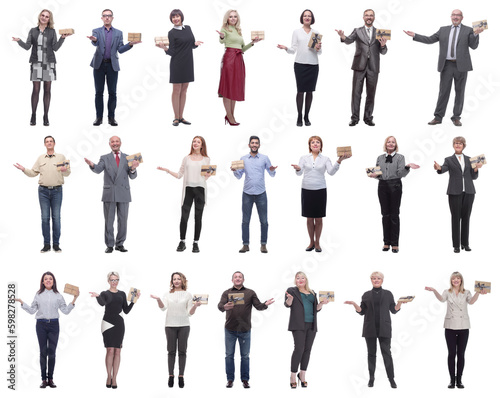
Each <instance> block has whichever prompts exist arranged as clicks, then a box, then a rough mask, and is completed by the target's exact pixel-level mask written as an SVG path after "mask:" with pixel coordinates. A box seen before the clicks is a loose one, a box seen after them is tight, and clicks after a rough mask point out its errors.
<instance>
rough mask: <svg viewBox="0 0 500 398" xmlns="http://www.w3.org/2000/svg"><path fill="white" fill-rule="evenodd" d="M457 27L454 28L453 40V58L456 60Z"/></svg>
mask: <svg viewBox="0 0 500 398" xmlns="http://www.w3.org/2000/svg"><path fill="white" fill-rule="evenodd" d="M457 30H458V29H457V26H453V39H451V58H455V41H456V40H457Z"/></svg>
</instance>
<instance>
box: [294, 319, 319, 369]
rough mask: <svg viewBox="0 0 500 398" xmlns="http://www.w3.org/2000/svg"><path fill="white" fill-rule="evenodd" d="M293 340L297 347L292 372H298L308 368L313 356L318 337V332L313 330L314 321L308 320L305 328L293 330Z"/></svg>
mask: <svg viewBox="0 0 500 398" xmlns="http://www.w3.org/2000/svg"><path fill="white" fill-rule="evenodd" d="M292 335H293V342H294V344H295V347H294V349H293V353H292V365H291V372H292V373H296V372H297V370H298V369H299V363H300V370H304V371H306V370H307V365H308V364H309V358H310V357H311V348H312V345H313V343H314V338H315V337H316V332H315V331H314V330H313V323H312V322H306V327H305V330H292Z"/></svg>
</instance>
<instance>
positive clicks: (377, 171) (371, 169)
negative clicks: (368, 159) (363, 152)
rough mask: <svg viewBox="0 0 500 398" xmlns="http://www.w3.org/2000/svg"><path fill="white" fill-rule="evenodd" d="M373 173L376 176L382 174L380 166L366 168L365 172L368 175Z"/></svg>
mask: <svg viewBox="0 0 500 398" xmlns="http://www.w3.org/2000/svg"><path fill="white" fill-rule="evenodd" d="M372 173H375V174H376V175H378V176H381V175H382V170H380V166H375V167H368V168H367V169H366V174H367V175H368V177H369V174H372Z"/></svg>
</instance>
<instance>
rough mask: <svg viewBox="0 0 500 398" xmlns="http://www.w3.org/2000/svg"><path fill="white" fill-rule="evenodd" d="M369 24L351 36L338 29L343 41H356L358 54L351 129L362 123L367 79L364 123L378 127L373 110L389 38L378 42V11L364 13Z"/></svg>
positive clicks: (354, 78) (353, 85) (353, 84)
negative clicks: (376, 26)
mask: <svg viewBox="0 0 500 398" xmlns="http://www.w3.org/2000/svg"><path fill="white" fill-rule="evenodd" d="M363 20H364V21H365V25H364V26H362V27H360V28H356V29H354V30H353V32H352V33H351V34H350V35H349V36H345V35H344V31H343V30H336V32H337V33H338V34H339V36H340V41H341V42H342V43H345V44H351V43H354V42H356V53H355V54H354V59H353V61H352V67H351V69H352V70H353V71H354V72H353V77H352V98H351V112H352V115H351V122H350V123H349V126H351V127H353V126H356V124H358V122H359V112H360V104H361V94H363V84H364V82H365V80H366V102H365V114H364V116H363V120H364V122H365V123H366V124H367V125H368V126H375V123H373V116H372V114H373V108H374V106H375V92H376V91H377V81H378V74H379V72H380V54H385V53H387V46H386V43H387V39H386V38H385V37H382V38H380V39H378V40H377V38H376V36H377V29H375V27H374V26H373V21H375V12H374V11H373V10H366V11H365V12H364V13H363Z"/></svg>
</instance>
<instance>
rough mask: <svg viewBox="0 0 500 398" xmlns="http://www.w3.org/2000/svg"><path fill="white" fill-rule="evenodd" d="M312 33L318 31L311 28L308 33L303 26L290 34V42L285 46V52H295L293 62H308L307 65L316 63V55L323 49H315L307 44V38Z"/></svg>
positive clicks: (309, 37)
mask: <svg viewBox="0 0 500 398" xmlns="http://www.w3.org/2000/svg"><path fill="white" fill-rule="evenodd" d="M313 33H318V32H317V31H315V30H314V29H311V31H310V32H309V33H306V31H305V30H304V29H303V28H300V29H297V30H294V31H293V34H292V44H291V46H290V47H288V48H287V50H286V52H287V53H288V54H295V53H297V55H296V56H295V62H297V63H298V64H308V65H318V64H319V61H318V55H320V54H321V52H322V51H323V50H319V51H316V49H315V48H310V47H309V46H308V44H309V40H310V39H311V35H312V34H313Z"/></svg>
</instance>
